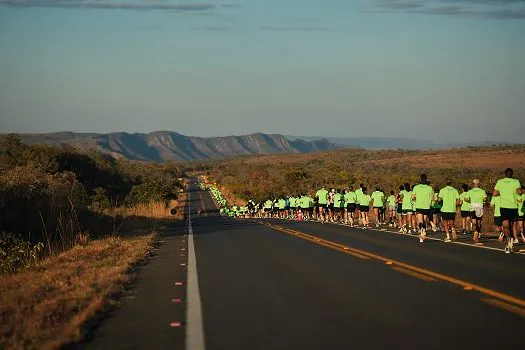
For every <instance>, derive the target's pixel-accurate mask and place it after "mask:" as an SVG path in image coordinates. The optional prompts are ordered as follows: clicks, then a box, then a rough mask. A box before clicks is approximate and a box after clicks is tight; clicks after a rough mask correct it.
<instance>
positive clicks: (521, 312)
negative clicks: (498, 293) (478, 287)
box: [481, 298, 525, 317]
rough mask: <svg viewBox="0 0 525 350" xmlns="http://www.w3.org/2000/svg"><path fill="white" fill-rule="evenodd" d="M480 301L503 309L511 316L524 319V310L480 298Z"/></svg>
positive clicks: (490, 299) (502, 302)
mask: <svg viewBox="0 0 525 350" xmlns="http://www.w3.org/2000/svg"><path fill="white" fill-rule="evenodd" d="M481 301H483V302H484V303H486V304H489V305H492V306H495V307H499V308H500V309H503V310H505V311H508V312H512V313H513V314H516V315H518V316H521V317H525V309H524V308H521V307H519V306H515V305H512V304H509V303H506V302H504V301H501V300H498V299H492V298H482V299H481Z"/></svg>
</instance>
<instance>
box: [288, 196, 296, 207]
mask: <svg viewBox="0 0 525 350" xmlns="http://www.w3.org/2000/svg"><path fill="white" fill-rule="evenodd" d="M296 207H297V198H295V197H290V208H296Z"/></svg>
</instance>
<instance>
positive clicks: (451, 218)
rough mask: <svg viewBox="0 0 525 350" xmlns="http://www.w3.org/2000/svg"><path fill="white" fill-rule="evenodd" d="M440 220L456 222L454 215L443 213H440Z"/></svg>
mask: <svg viewBox="0 0 525 350" xmlns="http://www.w3.org/2000/svg"><path fill="white" fill-rule="evenodd" d="M441 218H442V219H443V220H451V221H454V220H456V213H444V212H441Z"/></svg>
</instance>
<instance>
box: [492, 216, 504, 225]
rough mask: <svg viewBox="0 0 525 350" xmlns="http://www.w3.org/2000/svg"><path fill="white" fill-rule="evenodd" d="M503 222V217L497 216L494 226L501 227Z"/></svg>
mask: <svg viewBox="0 0 525 350" xmlns="http://www.w3.org/2000/svg"><path fill="white" fill-rule="evenodd" d="M501 224H502V222H501V216H495V217H494V225H496V226H501Z"/></svg>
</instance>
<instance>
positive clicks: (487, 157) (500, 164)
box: [363, 150, 525, 169]
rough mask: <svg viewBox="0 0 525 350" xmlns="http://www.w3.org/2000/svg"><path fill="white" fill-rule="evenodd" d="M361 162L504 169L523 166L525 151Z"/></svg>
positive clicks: (440, 153)
mask: <svg viewBox="0 0 525 350" xmlns="http://www.w3.org/2000/svg"><path fill="white" fill-rule="evenodd" d="M363 163H369V164H378V165H393V164H407V165H409V166H415V167H421V166H422V165H424V166H426V167H428V168H447V167H448V168H492V169H505V168H507V167H508V166H512V167H513V168H525V152H512V151H505V150H497V151H486V152H469V151H468V150H463V151H457V152H451V151H448V152H433V153H430V152H429V153H427V154H420V155H413V156H406V157H397V158H389V159H380V160H370V161H365V162H363Z"/></svg>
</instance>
